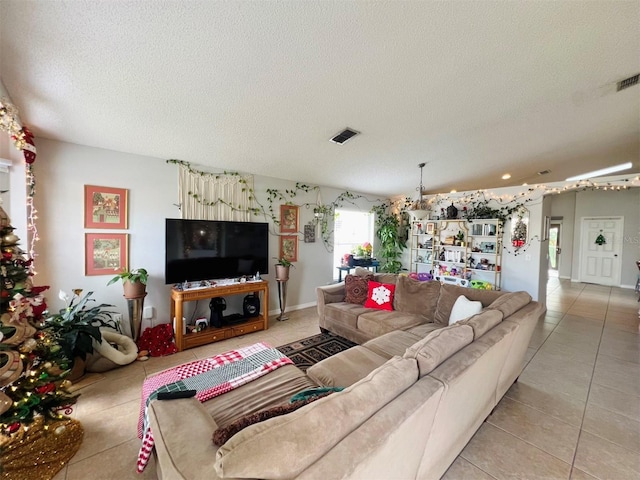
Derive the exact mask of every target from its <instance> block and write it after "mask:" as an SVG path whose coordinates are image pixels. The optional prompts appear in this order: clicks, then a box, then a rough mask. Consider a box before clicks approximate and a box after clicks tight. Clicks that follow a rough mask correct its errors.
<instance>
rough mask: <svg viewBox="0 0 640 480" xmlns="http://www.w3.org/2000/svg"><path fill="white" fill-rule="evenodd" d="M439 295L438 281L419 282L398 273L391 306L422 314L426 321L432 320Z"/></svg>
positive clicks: (403, 310)
mask: <svg viewBox="0 0 640 480" xmlns="http://www.w3.org/2000/svg"><path fill="white" fill-rule="evenodd" d="M439 295H440V282H436V281H432V282H419V281H418V280H414V279H413V278H409V277H406V276H404V275H400V276H398V281H397V283H396V296H395V299H394V303H393V308H395V309H396V310H399V311H401V312H406V313H413V314H415V315H422V316H424V317H425V319H426V320H427V321H429V322H432V321H433V314H434V312H435V310H436V306H437V304H438V296H439Z"/></svg>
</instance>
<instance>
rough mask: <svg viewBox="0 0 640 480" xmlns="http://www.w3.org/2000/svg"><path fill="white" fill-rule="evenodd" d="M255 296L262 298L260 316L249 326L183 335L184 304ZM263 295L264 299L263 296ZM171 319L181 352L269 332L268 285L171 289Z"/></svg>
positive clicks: (249, 319)
mask: <svg viewBox="0 0 640 480" xmlns="http://www.w3.org/2000/svg"><path fill="white" fill-rule="evenodd" d="M249 293H254V294H255V295H259V296H260V309H261V312H260V315H258V316H257V317H251V318H248V319H247V321H246V322H242V323H238V324H235V325H228V326H223V327H222V328H215V327H209V328H206V329H204V330H202V331H200V332H193V333H186V334H183V333H182V332H183V328H184V327H183V325H182V312H183V310H182V304H183V302H192V301H194V300H206V299H208V298H213V297H225V296H228V295H242V294H245V295H246V294H249ZM260 293H262V295H260ZM171 318H172V319H174V320H175V324H174V325H175V326H174V330H175V335H176V347H178V351H179V352H181V351H182V350H185V349H187V348H193V347H199V346H200V345H206V344H208V343H213V342H218V341H220V340H225V339H227V338H233V337H238V336H240V335H246V334H247V333H251V332H257V331H258V330H266V329H267V328H269V284H268V283H267V282H265V281H264V280H261V281H259V282H246V283H233V284H231V285H221V286H213V287H206V288H198V289H193V290H176V289H175V288H172V289H171Z"/></svg>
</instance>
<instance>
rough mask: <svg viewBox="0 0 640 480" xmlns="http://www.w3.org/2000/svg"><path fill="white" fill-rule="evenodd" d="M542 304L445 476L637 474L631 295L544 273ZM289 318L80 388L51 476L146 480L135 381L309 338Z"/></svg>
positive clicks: (638, 350)
mask: <svg viewBox="0 0 640 480" xmlns="http://www.w3.org/2000/svg"><path fill="white" fill-rule="evenodd" d="M547 298H548V310H549V311H548V312H547V315H546V317H545V318H544V319H542V320H541V321H540V323H539V324H538V326H537V327H536V330H535V332H534V335H533V338H532V340H531V343H530V347H529V350H528V352H527V358H526V362H527V365H526V367H525V370H524V372H523V373H522V375H521V376H520V379H519V380H518V382H517V383H516V384H514V385H513V386H512V387H511V389H510V390H509V391H508V392H507V394H506V396H505V397H504V398H503V399H502V401H501V402H500V404H499V405H498V407H497V408H496V410H495V411H494V413H493V415H491V416H490V417H489V418H488V419H487V421H486V422H485V423H484V424H483V425H482V426H481V427H480V429H479V430H478V432H477V433H476V435H475V436H474V437H473V438H472V439H471V441H470V442H469V444H468V445H467V446H466V447H465V449H464V450H463V451H462V453H461V454H460V456H459V457H458V458H457V459H456V461H455V462H454V463H453V465H452V466H451V468H450V469H449V470H448V472H447V473H446V474H445V475H444V477H443V478H444V479H446V480H458V479H492V478H496V479H502V478H523V479H542V478H545V479H569V478H571V479H574V480H577V479H580V480H582V479H585V480H586V479H591V480H593V479H601V480H624V479H630V480H631V479H637V478H640V335H639V330H638V313H637V312H638V303H637V296H636V294H635V293H634V292H633V291H631V290H624V289H619V288H608V287H602V286H596V285H587V284H579V283H571V282H569V281H566V280H559V279H557V278H552V279H550V281H549V288H548V297H547ZM289 317H290V319H289V320H288V321H286V322H277V321H275V319H274V321H272V322H271V324H270V328H269V330H267V331H265V332H256V333H253V334H250V335H246V336H243V337H237V338H233V339H229V340H226V341H223V342H219V343H214V344H211V345H206V346H202V347H199V348H195V349H191V350H187V351H185V352H181V353H179V354H176V355H171V356H169V357H163V358H151V359H150V360H149V361H147V362H135V363H133V364H132V365H129V366H127V367H123V368H120V369H117V370H113V371H111V372H106V373H105V374H104V378H103V379H101V380H99V381H96V382H95V383H93V384H91V385H89V386H87V387H85V388H83V389H82V390H81V393H82V396H81V397H80V400H79V402H78V404H77V408H76V411H75V412H74V414H73V416H74V418H77V419H79V420H80V421H81V422H82V424H83V426H84V428H85V439H84V442H83V444H82V446H81V448H80V450H79V451H78V453H77V454H76V455H75V456H74V457H73V459H72V460H71V462H70V463H69V465H68V466H67V467H66V468H65V469H64V470H63V471H61V472H60V473H59V474H58V475H57V476H56V478H55V480H65V479H66V480H76V479H78V480H80V479H82V480H85V479H88V478H91V479H96V480H97V479H109V480H111V479H118V480H121V479H122V480H125V479H153V478H156V477H155V471H154V465H152V464H151V465H149V467H148V468H147V469H146V470H145V472H144V474H143V475H139V474H137V473H136V472H135V460H136V456H137V453H138V448H139V446H140V442H139V440H138V439H137V437H136V424H137V418H138V408H139V397H140V386H141V384H142V380H143V379H144V377H145V375H148V374H150V373H153V372H157V371H159V370H162V369H165V368H169V367H172V366H174V365H177V364H180V363H184V362H187V361H190V360H194V359H197V358H204V357H207V356H210V355H214V354H216V353H221V352H223V351H225V350H229V349H231V348H235V347H239V346H244V345H249V344H252V343H255V342H256V341H266V342H268V343H270V344H271V345H273V346H278V345H283V344H285V343H289V342H292V341H294V340H298V339H300V338H303V337H307V336H310V335H314V334H316V333H318V319H317V314H316V311H315V308H308V309H305V310H299V311H293V312H290V314H289ZM372 480H376V479H372ZM379 480H386V479H379Z"/></svg>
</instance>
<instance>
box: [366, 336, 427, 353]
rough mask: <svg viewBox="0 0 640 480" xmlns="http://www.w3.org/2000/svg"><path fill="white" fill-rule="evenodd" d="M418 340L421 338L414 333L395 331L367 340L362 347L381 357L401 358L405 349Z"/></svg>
mask: <svg viewBox="0 0 640 480" xmlns="http://www.w3.org/2000/svg"><path fill="white" fill-rule="evenodd" d="M420 339H422V337H420V336H418V335H416V334H415V333H411V332H405V331H402V330H395V331H393V332H389V333H385V334H384V335H381V336H379V337H376V338H374V339H372V340H369V341H368V342H366V343H364V344H363V345H362V346H363V347H364V348H367V349H369V350H371V351H372V352H374V353H377V354H378V355H380V356H382V357H385V358H391V357H395V356H396V355H400V356H402V355H403V354H404V352H405V351H406V350H407V348H409V347H410V346H411V345H413V344H414V343H416V342H417V341H419V340H420Z"/></svg>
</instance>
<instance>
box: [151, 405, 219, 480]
mask: <svg viewBox="0 0 640 480" xmlns="http://www.w3.org/2000/svg"><path fill="white" fill-rule="evenodd" d="M149 420H150V422H151V432H152V433H153V439H154V440H155V450H156V460H157V463H156V470H157V473H158V478H165V479H170V478H171V479H185V480H187V479H189V480H199V479H203V480H204V479H205V478H206V479H208V480H216V479H218V476H217V475H216V471H215V469H214V467H213V466H214V464H215V461H216V451H217V449H216V447H215V446H214V445H213V442H212V439H211V437H212V436H213V432H214V431H215V430H216V429H217V428H218V426H217V425H216V422H215V421H214V420H213V418H211V415H209V414H208V413H207V411H206V410H205V408H204V407H203V406H202V404H201V403H200V402H199V401H198V400H196V399H195V398H182V399H176V400H154V401H152V402H151V403H150V405H149Z"/></svg>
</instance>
